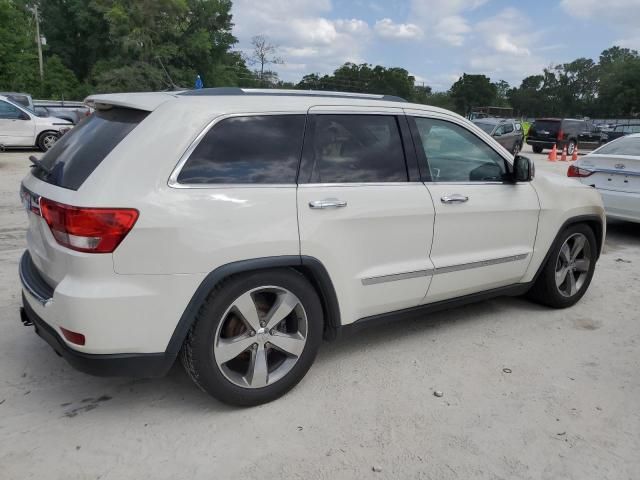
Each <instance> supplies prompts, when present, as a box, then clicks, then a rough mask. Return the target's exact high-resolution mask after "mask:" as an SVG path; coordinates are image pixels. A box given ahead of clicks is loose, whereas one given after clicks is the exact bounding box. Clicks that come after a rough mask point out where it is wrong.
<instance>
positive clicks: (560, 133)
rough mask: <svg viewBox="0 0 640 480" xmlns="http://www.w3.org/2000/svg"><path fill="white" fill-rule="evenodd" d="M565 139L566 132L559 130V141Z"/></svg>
mask: <svg viewBox="0 0 640 480" xmlns="http://www.w3.org/2000/svg"><path fill="white" fill-rule="evenodd" d="M563 138H564V132H563V131H562V129H560V130H558V140H562V139H563Z"/></svg>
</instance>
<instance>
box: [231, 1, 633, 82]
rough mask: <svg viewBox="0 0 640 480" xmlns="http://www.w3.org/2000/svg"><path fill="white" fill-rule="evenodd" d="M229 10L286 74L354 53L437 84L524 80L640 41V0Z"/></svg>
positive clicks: (243, 35)
mask: <svg viewBox="0 0 640 480" xmlns="http://www.w3.org/2000/svg"><path fill="white" fill-rule="evenodd" d="M232 13H233V22H234V24H235V25H234V28H233V33H234V35H235V36H236V37H237V38H238V41H239V43H238V45H237V47H238V49H240V50H241V51H244V52H249V51H250V49H251V37H252V36H254V35H258V34H262V35H265V36H267V37H268V39H269V40H270V42H271V43H273V44H274V45H277V46H278V51H279V55H280V56H281V57H282V58H283V59H284V61H285V63H284V64H283V65H275V66H274V67H273V70H275V71H277V72H278V74H279V76H280V78H281V79H282V80H288V81H298V80H300V78H302V76H303V75H305V74H307V73H312V72H315V73H320V74H325V73H331V72H333V71H334V70H335V69H336V68H338V67H339V66H340V65H342V64H343V63H345V62H355V63H370V64H374V65H383V66H385V67H402V68H405V69H406V70H408V71H409V73H410V74H412V75H413V76H415V78H416V83H417V84H422V82H424V83H425V84H426V85H429V86H431V87H432V88H433V89H434V90H436V91H444V90H448V89H449V87H450V86H451V84H452V83H453V82H455V81H456V80H457V79H458V78H459V77H460V76H461V75H462V73H474V74H476V73H481V74H485V75H487V76H488V77H490V78H491V80H492V81H498V80H506V81H507V82H509V83H510V84H511V85H513V86H519V85H520V82H521V81H522V79H523V78H524V77H526V76H528V75H533V74H538V73H541V72H542V69H543V68H545V67H548V66H550V65H556V64H560V63H566V62H570V61H572V60H575V59H576V58H579V57H588V58H593V59H594V60H597V58H598V56H599V54H600V52H602V50H604V49H606V48H609V47H611V46H613V45H620V46H624V47H629V48H634V49H640V0H556V1H551V0H524V1H522V0H352V1H347V0H234V2H233V8H232Z"/></svg>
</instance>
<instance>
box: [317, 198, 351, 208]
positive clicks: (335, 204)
mask: <svg viewBox="0 0 640 480" xmlns="http://www.w3.org/2000/svg"><path fill="white" fill-rule="evenodd" d="M346 206H347V202H345V201H344V200H338V199H336V198H327V199H326V200H314V201H313V202H309V208H315V209H324V208H342V207H346Z"/></svg>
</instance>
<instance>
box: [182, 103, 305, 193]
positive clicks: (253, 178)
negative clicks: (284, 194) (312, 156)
mask: <svg viewBox="0 0 640 480" xmlns="http://www.w3.org/2000/svg"><path fill="white" fill-rule="evenodd" d="M304 125H305V115H256V116H247V117H231V118H227V119H224V120H222V121H220V122H219V123H218V124H216V125H214V126H213V128H211V130H209V131H208V132H207V133H206V134H205V136H204V137H203V138H202V141H201V142H200V143H199V144H198V146H197V147H196V148H195V150H194V151H193V152H192V153H191V155H190V156H189V159H188V160H187V162H186V163H185V164H184V166H183V168H182V170H181V171H180V174H179V175H178V182H179V183H187V184H225V183H228V184H231V183H234V184H245V183H246V184H284V183H295V181H296V174H297V171H298V162H299V161H300V153H301V151H302V139H303V135H304Z"/></svg>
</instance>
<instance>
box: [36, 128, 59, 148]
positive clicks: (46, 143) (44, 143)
mask: <svg viewBox="0 0 640 480" xmlns="http://www.w3.org/2000/svg"><path fill="white" fill-rule="evenodd" d="M58 138H60V135H58V134H57V133H55V132H44V133H42V134H40V136H39V137H38V148H39V149H40V150H42V151H43V152H46V151H47V150H49V149H50V148H51V147H53V145H54V144H55V143H56V142H57V141H58Z"/></svg>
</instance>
